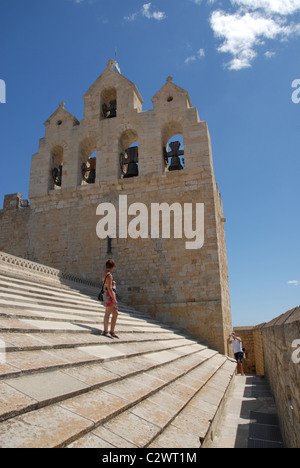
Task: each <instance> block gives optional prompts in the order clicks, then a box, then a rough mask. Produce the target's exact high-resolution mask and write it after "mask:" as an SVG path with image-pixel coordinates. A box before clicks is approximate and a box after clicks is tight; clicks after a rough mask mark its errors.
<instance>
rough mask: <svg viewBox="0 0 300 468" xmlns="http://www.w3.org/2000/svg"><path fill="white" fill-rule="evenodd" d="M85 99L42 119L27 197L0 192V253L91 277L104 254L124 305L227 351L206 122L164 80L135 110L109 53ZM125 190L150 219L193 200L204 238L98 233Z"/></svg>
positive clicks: (223, 258)
mask: <svg viewBox="0 0 300 468" xmlns="http://www.w3.org/2000/svg"><path fill="white" fill-rule="evenodd" d="M83 98H84V117H83V119H82V120H81V121H78V120H77V118H76V117H74V116H73V115H72V114H70V113H69V112H68V111H67V110H66V109H65V104H64V103H61V104H60V106H59V107H58V109H57V110H56V111H55V112H54V113H53V114H52V115H51V116H50V117H49V118H48V119H47V121H46V122H45V127H46V131H45V136H44V137H43V138H41V140H40V143H39V150H38V153H36V154H34V155H33V156H32V163H31V174H30V184H29V200H30V205H29V206H26V203H25V202H24V200H22V196H21V195H20V194H12V195H7V196H6V197H5V200H4V206H3V210H1V211H0V250H2V251H5V252H7V253H10V254H13V255H16V256H21V257H23V258H27V259H29V260H33V261H37V262H39V263H43V264H46V265H49V266H51V267H55V268H58V269H60V270H62V271H64V272H67V273H70V274H73V275H76V276H78V277H82V278H84V279H89V280H92V281H98V282H99V280H100V277H101V275H102V272H103V269H104V264H105V261H106V260H107V258H113V259H114V260H115V262H116V264H117V267H116V270H115V274H114V276H115V279H116V281H117V287H118V293H119V295H120V299H121V300H122V301H123V302H125V303H128V304H132V305H134V307H135V308H137V309H140V310H142V311H147V312H149V313H150V314H151V315H152V316H154V317H157V318H159V319H161V320H162V321H164V322H166V323H168V324H171V325H173V326H174V327H177V328H179V329H182V330H183V331H186V332H188V333H190V334H191V335H192V336H195V337H196V338H198V339H200V340H202V342H204V343H207V344H209V345H210V346H212V347H214V348H215V349H217V350H218V351H220V352H222V353H227V349H226V339H227V336H228V335H229V333H230V331H231V312H230V297H229V284H228V268H227V255H226V243H225V229H224V222H225V219H224V217H223V209H222V200H221V196H220V194H219V191H218V187H217V184H216V180H215V176H214V170H213V162H212V152H211V143H210V136H209V132H208V127H207V124H206V122H204V121H201V120H200V118H199V116H198V112H197V109H196V108H194V107H193V106H192V103H191V100H190V97H189V94H188V93H187V91H185V90H184V89H182V88H180V87H178V86H177V85H175V84H174V83H173V80H172V78H171V77H169V78H168V79H167V82H166V83H165V85H164V86H163V87H162V88H161V89H160V90H159V91H158V92H157V94H155V96H154V97H153V98H152V103H153V109H151V110H147V111H143V109H142V105H143V99H142V97H141V95H140V93H139V91H138V89H137V87H136V86H135V84H133V83H132V82H131V81H129V80H128V79H127V78H125V77H124V76H122V75H121V74H120V72H119V71H118V70H117V69H116V63H115V62H114V61H112V60H110V61H109V62H108V64H107V68H106V70H105V71H104V72H103V73H102V74H101V76H100V77H99V78H98V79H97V80H96V81H95V83H94V84H93V85H92V86H91V87H90V88H89V90H88V91H87V92H86V93H85V95H84V96H83ZM178 139H179V141H178ZM176 141H178V143H177V142H176ZM124 195H126V196H127V202H128V206H129V205H132V204H134V203H138V202H139V203H143V204H144V205H145V206H146V207H148V208H149V218H150V208H151V206H152V204H155V203H156V204H162V203H166V204H168V206H170V207H171V206H172V205H173V204H174V203H176V204H179V205H180V206H182V207H184V206H185V204H192V206H196V204H197V203H198V204H203V205H204V242H203V246H202V247H201V248H197V249H187V248H186V246H185V243H186V239H185V238H184V237H182V238H176V236H175V235H172V232H171V236H170V238H163V236H162V235H160V236H157V237H154V238H153V237H152V238H151V236H150V235H149V236H148V237H147V238H146V237H145V236H144V237H138V238H132V237H130V236H127V237H125V236H121V235H117V236H115V237H114V236H111V238H107V239H100V238H99V236H98V235H97V232H96V227H97V223H98V222H99V219H100V217H99V214H97V208H98V207H99V204H104V203H110V204H112V205H114V206H116V207H118V205H119V200H120V196H124ZM177 206H178V205H177ZM174 213H175V214H174V216H173V211H172V210H171V211H170V215H171V218H170V220H171V226H172V224H173V221H174V223H175V220H176V219H174V217H175V218H176V216H177V215H176V212H174ZM123 214H124V213H123ZM128 218H130V216H128ZM117 224H118V218H117ZM118 228H119V226H118V225H117V232H118ZM173 234H174V233H173Z"/></svg>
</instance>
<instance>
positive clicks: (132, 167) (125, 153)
mask: <svg viewBox="0 0 300 468" xmlns="http://www.w3.org/2000/svg"><path fill="white" fill-rule="evenodd" d="M119 158H120V178H123V179H128V178H131V177H137V176H138V175H139V143H138V134H137V132H136V131H135V130H133V129H127V130H125V131H124V132H123V133H122V135H121V137H120V140H119Z"/></svg>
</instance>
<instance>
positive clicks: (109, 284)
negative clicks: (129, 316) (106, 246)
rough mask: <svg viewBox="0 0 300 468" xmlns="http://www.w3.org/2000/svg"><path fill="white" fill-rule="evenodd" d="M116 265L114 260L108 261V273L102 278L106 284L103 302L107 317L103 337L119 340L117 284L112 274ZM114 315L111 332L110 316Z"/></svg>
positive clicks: (105, 317)
mask: <svg viewBox="0 0 300 468" xmlns="http://www.w3.org/2000/svg"><path fill="white" fill-rule="evenodd" d="M115 266H116V264H115V262H114V261H113V260H107V262H106V271H105V273H104V275H103V276H102V282H103V283H104V294H103V300H104V304H105V316H104V332H103V335H104V336H106V337H108V338H119V337H118V336H117V335H116V334H115V327H116V322H117V318H118V303H117V296H116V282H115V281H114V279H113V276H112V272H113V270H114V268H115ZM111 314H112V319H111V325H110V332H109V331H108V327H109V316H110V315H111Z"/></svg>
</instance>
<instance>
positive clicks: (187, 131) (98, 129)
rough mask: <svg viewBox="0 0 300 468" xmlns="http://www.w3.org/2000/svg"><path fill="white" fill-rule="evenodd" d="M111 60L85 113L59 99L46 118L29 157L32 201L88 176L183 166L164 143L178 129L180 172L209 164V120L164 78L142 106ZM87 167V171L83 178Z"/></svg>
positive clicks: (99, 180)
mask: <svg viewBox="0 0 300 468" xmlns="http://www.w3.org/2000/svg"><path fill="white" fill-rule="evenodd" d="M114 64H115V62H114V61H112V60H110V61H109V62H108V64H107V68H106V70H105V71H104V72H103V73H102V75H101V76H100V77H99V78H98V79H97V80H96V81H95V83H94V84H93V85H92V86H91V87H90V88H89V89H88V91H87V92H86V93H85V94H84V96H83V99H84V117H83V119H82V120H81V121H80V122H79V121H78V120H77V118H76V117H75V116H73V115H72V114H70V113H69V112H68V111H67V110H66V109H65V103H61V104H60V105H59V107H58V108H57V109H56V110H55V112H54V113H53V114H52V115H51V116H50V117H49V118H48V119H47V120H46V122H45V127H46V131H45V136H44V138H42V139H41V140H40V144H39V151H38V153H36V154H34V155H33V156H32V166H31V175H30V187H29V198H30V199H31V200H32V201H33V200H34V199H35V198H36V197H40V196H45V195H48V194H49V193H50V194H51V191H52V190H57V189H60V190H76V189H77V188H78V187H80V186H82V185H86V181H88V183H90V184H95V185H96V186H101V185H103V184H107V183H115V182H117V181H118V180H120V179H121V178H123V177H125V178H128V177H134V176H138V177H149V176H154V175H155V176H161V175H162V174H165V173H166V172H169V171H170V169H171V171H173V170H177V169H183V164H182V160H181V162H180V161H178V158H177V159H176V155H174V158H173V161H172V159H171V158H172V150H171V151H169V149H168V142H169V140H170V139H171V138H172V137H173V136H174V135H182V142H181V148H180V149H179V151H180V152H181V154H180V155H181V156H182V155H183V150H184V169H185V170H187V171H189V170H193V171H195V170H197V169H198V170H201V169H203V168H204V167H205V166H207V165H209V166H211V165H212V160H211V147H210V140H209V135H208V130H207V125H206V123H205V122H201V121H200V119H199V116H198V112H197V109H195V108H193V107H192V104H191V100H190V97H189V94H188V92H187V91H185V90H183V89H182V88H180V87H179V86H177V85H175V84H174V83H173V82H172V78H171V77H168V78H167V82H166V84H165V85H164V86H163V87H162V88H161V89H160V90H159V91H158V92H157V93H156V94H155V96H154V97H153V98H152V103H153V109H152V110H148V111H143V109H142V104H143V99H142V97H141V95H140V93H139V91H138V89H137V87H136V86H135V84H133V83H132V82H131V81H129V80H128V79H127V78H125V77H123V76H122V75H121V74H120V73H119V72H118V71H117V70H116V69H115V68H114ZM130 147H136V149H135V150H132V149H130ZM128 149H129V151H128ZM93 153H94V154H95V156H94V157H93V159H94V161H92V163H91V161H90V156H91V155H92V154H93ZM168 153H169V156H168ZM168 157H169V158H170V159H169V160H168ZM132 158H133V161H131V159H132ZM182 159H183V158H182ZM176 162H177V165H176ZM130 163H134V164H136V165H137V167H136V168H135V170H133V172H130V171H129V173H128V169H131V170H132V168H130V166H129V164H130ZM91 165H92V166H93V167H92V168H91V169H90V166H91ZM170 165H171V167H170ZM126 166H127V167H126ZM131 166H133V164H131ZM137 169H138V170H137ZM91 171H93V177H88V176H90V174H87V172H91Z"/></svg>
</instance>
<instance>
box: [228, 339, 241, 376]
mask: <svg viewBox="0 0 300 468" xmlns="http://www.w3.org/2000/svg"><path fill="white" fill-rule="evenodd" d="M227 343H228V344H230V343H231V344H232V346H233V350H234V357H235V359H236V362H237V364H238V369H239V371H240V373H241V375H245V374H244V371H243V357H244V352H243V345H242V340H241V338H239V337H238V336H236V334H235V332H232V333H231V335H229V338H228V340H227Z"/></svg>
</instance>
